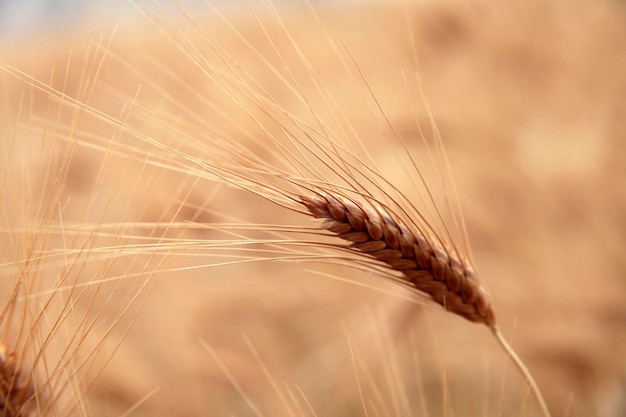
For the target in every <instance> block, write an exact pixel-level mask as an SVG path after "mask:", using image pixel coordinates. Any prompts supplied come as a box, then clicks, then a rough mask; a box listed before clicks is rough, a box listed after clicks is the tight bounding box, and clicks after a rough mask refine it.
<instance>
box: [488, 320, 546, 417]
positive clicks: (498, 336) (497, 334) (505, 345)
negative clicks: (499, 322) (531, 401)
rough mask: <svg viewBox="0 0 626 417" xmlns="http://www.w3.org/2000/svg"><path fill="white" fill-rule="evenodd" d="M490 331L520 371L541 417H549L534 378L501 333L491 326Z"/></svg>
mask: <svg viewBox="0 0 626 417" xmlns="http://www.w3.org/2000/svg"><path fill="white" fill-rule="evenodd" d="M490 329H491V332H492V333H493V335H494V336H495V337H496V339H497V340H498V343H499V344H500V346H502V348H503V349H504V351H505V352H506V354H507V355H508V356H509V358H511V360H512V361H513V363H514V364H515V366H516V367H517V369H519V370H520V372H521V373H522V375H523V376H524V378H525V379H526V382H527V383H528V385H530V390H531V391H532V393H533V395H534V396H535V399H536V400H537V402H538V403H539V408H540V409H541V414H542V415H543V417H551V416H550V411H549V410H548V406H547V405H546V401H545V400H544V398H543V395H542V394H541V390H540V389H539V386H538V385H537V382H535V378H533V376H532V374H531V373H530V371H529V370H528V368H527V367H526V365H524V362H522V360H521V359H520V357H519V356H517V353H515V350H513V348H512V347H511V345H510V344H509V342H507V341H506V339H505V338H504V335H503V334H502V332H501V331H500V329H499V328H498V327H497V326H491V327H490Z"/></svg>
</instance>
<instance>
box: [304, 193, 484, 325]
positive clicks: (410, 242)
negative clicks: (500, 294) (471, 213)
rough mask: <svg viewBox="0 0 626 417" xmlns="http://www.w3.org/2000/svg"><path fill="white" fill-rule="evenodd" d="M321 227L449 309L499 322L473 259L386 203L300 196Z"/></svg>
mask: <svg viewBox="0 0 626 417" xmlns="http://www.w3.org/2000/svg"><path fill="white" fill-rule="evenodd" d="M300 199H301V203H302V205H304V206H305V207H306V208H307V209H308V210H309V212H310V213H311V214H312V215H313V217H315V218H318V219H320V220H321V226H320V227H321V228H323V229H326V230H328V231H330V232H332V233H334V234H336V235H337V236H338V237H340V238H342V239H344V240H347V241H349V242H351V244H350V245H349V248H350V249H352V250H354V251H356V252H360V253H363V254H366V255H368V256H371V257H373V258H375V259H377V260H379V261H381V262H383V263H384V264H386V265H387V266H389V268H391V269H392V270H395V271H399V272H400V273H401V274H402V276H403V277H404V279H405V280H406V282H407V283H408V284H409V285H410V286H412V287H414V288H415V289H417V290H419V291H421V292H422V293H424V294H428V295H429V296H430V297H431V298H432V299H433V301H435V302H436V303H437V304H440V305H441V306H443V307H444V308H445V309H446V310H447V311H449V312H451V313H454V314H457V315H459V316H461V317H464V318H466V319H467V320H469V321H472V322H475V323H483V324H486V325H487V326H489V327H494V326H495V325H496V316H495V312H494V310H493V306H492V303H491V297H490V295H489V293H488V292H487V290H486V289H485V287H484V285H483V284H482V283H481V282H480V280H479V279H478V277H477V276H476V274H475V272H474V271H473V268H472V267H471V265H470V264H469V262H468V261H467V260H465V259H463V258H461V257H460V255H457V253H456V252H455V251H453V250H450V249H449V248H445V247H444V246H442V245H440V244H439V243H438V241H436V240H435V239H432V238H430V237H429V236H428V235H427V234H425V233H418V232H417V231H414V230H411V228H410V227H409V226H408V225H406V224H405V223H404V222H402V221H401V220H400V219H397V218H396V219H394V216H392V215H391V213H389V212H387V211H386V210H385V209H384V208H383V207H382V206H380V205H377V207H376V208H375V209H372V208H368V207H364V206H362V205H360V204H359V203H357V202H354V201H352V200H351V199H349V198H347V197H345V196H341V195H338V194H336V195H334V196H333V195H330V194H326V193H317V194H313V195H311V196H300Z"/></svg>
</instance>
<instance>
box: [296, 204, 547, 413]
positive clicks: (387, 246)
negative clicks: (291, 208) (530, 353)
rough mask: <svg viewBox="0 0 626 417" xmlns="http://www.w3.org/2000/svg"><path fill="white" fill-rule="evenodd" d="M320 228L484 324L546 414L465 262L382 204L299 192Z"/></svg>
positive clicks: (484, 292) (488, 299) (488, 298)
mask: <svg viewBox="0 0 626 417" xmlns="http://www.w3.org/2000/svg"><path fill="white" fill-rule="evenodd" d="M300 203H301V204H302V205H303V206H304V207H306V209H307V210H308V211H309V213H310V214H311V215H312V216H313V217H315V218H317V219H319V220H320V221H321V224H320V227H321V228H322V229H325V230H328V231H330V232H332V233H333V234H335V235H336V236H338V237H340V238H342V239H344V240H347V241H349V242H351V243H350V244H349V245H347V248H348V249H350V250H353V251H354V252H355V253H359V254H362V255H366V256H369V257H372V258H374V259H377V260H379V261H380V262H382V263H383V264H385V265H386V266H388V267H389V268H390V269H392V270H393V271H397V272H399V273H400V274H401V275H402V277H403V279H404V280H406V283H407V285H408V286H410V287H412V288H414V289H416V290H418V291H420V292H422V293H424V294H427V295H428V296H430V297H431V298H432V300H433V301H435V302H436V303H437V304H440V305H441V306H443V307H444V308H445V309H446V310H447V311H449V312H451V313H454V314H457V315H459V316H461V317H464V318H466V319H467V320H470V321H472V322H475V323H483V324H485V325H487V326H488V327H489V328H490V329H491V331H492V333H493V334H494V336H495V337H496V339H497V340H498V343H499V344H500V345H501V346H502V348H503V349H504V350H505V351H506V353H507V355H508V356H509V357H510V358H511V360H512V361H513V363H515V365H516V366H517V368H518V369H519V370H520V372H521V373H522V374H523V376H524V378H525V379H526V381H527V382H528V384H529V385H530V388H531V390H532V392H533V395H534V396H535V398H536V399H537V402H538V403H539V407H540V409H541V412H542V414H543V416H544V417H550V412H549V410H548V407H547V405H546V402H545V400H544V398H543V395H542V394H541V391H540V390H539V387H538V386H537V383H536V382H535V380H534V378H533V377H532V375H531V374H530V371H529V370H528V368H527V367H526V366H525V365H524V363H523V362H522V360H521V359H520V358H519V357H518V356H517V354H516V353H515V351H514V350H513V348H512V347H511V346H510V345H509V344H508V342H507V341H506V339H505V338H504V336H503V335H502V333H501V332H500V330H499V329H498V326H497V324H496V316H495V312H494V309H493V305H492V303H491V296H490V295H489V292H488V291H487V289H486V288H485V286H484V285H483V283H482V282H481V281H480V279H479V278H478V276H477V275H476V273H475V272H474V270H473V268H472V267H471V265H470V264H469V262H468V261H467V260H465V259H463V258H462V257H461V256H460V255H459V254H458V253H457V252H456V251H453V250H450V248H447V247H446V246H445V245H444V244H442V243H440V242H439V241H438V240H437V239H433V238H432V237H430V236H428V235H427V234H426V233H423V232H422V233H420V232H418V231H416V230H412V229H411V228H410V227H409V226H408V225H407V224H405V223H404V222H402V221H401V220H400V219H398V218H397V216H393V215H392V213H390V212H389V211H388V210H386V209H385V208H384V207H380V206H376V207H370V206H371V204H367V205H365V204H359V203H357V202H355V201H353V200H352V199H350V198H347V197H346V196H343V195H340V194H339V193H336V192H333V195H330V194H329V193H327V192H315V193H314V194H312V195H309V196H300Z"/></svg>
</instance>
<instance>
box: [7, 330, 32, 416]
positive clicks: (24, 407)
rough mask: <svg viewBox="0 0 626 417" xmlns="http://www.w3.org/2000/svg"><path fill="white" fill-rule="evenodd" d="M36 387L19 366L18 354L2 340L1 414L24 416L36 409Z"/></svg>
mask: <svg viewBox="0 0 626 417" xmlns="http://www.w3.org/2000/svg"><path fill="white" fill-rule="evenodd" d="M34 396H35V389H34V387H33V384H32V381H31V379H30V378H29V377H25V376H24V375H23V374H22V372H21V370H20V367H19V363H18V360H17V355H16V354H15V352H12V351H10V350H9V349H8V348H7V346H6V345H5V344H4V343H2V342H0V415H2V416H6V417H24V416H28V415H30V414H31V413H32V412H33V411H34V409H35V403H34V401H33V399H34Z"/></svg>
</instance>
